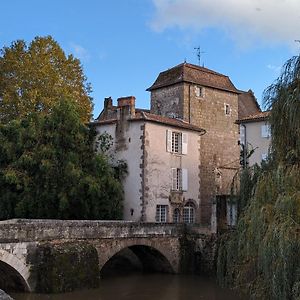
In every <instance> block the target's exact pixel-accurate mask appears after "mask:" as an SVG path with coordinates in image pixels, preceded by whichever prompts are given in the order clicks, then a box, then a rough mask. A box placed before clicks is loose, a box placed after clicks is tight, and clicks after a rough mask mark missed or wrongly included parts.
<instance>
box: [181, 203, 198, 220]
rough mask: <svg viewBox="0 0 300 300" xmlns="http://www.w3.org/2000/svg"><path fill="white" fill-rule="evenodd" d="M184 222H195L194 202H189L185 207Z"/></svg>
mask: <svg viewBox="0 0 300 300" xmlns="http://www.w3.org/2000/svg"><path fill="white" fill-rule="evenodd" d="M183 222H184V223H194V222H195V208H194V205H193V203H191V202H188V203H187V204H186V205H185V206H184V208H183Z"/></svg>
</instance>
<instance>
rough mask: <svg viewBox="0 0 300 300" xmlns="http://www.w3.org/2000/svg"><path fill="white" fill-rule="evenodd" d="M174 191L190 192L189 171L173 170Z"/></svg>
mask: <svg viewBox="0 0 300 300" xmlns="http://www.w3.org/2000/svg"><path fill="white" fill-rule="evenodd" d="M171 178H172V190H173V191H187V190H188V171H187V169H180V168H172V169H171Z"/></svg>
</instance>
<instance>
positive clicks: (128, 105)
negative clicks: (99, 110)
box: [118, 96, 135, 117]
mask: <svg viewBox="0 0 300 300" xmlns="http://www.w3.org/2000/svg"><path fill="white" fill-rule="evenodd" d="M118 109H120V111H121V114H122V115H124V114H127V113H128V114H129V115H130V117H134V116H135V97H134V96H129V97H121V98H118ZM126 112H127V113H126Z"/></svg>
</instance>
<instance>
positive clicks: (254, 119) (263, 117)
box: [236, 110, 271, 124]
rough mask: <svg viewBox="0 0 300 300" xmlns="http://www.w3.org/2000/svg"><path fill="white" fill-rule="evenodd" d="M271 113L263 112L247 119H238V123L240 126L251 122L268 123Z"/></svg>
mask: <svg viewBox="0 0 300 300" xmlns="http://www.w3.org/2000/svg"><path fill="white" fill-rule="evenodd" d="M270 113H271V112H270V111H269V110H267V111H261V112H259V113H255V114H252V115H249V116H246V117H243V118H241V119H238V120H237V121H236V123H238V124H240V123H250V122H257V121H266V120H268V118H269V116H270Z"/></svg>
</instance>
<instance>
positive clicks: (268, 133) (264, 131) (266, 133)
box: [261, 124, 271, 138]
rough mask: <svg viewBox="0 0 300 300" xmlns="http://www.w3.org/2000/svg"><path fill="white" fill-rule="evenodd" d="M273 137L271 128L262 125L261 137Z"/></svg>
mask: <svg viewBox="0 0 300 300" xmlns="http://www.w3.org/2000/svg"><path fill="white" fill-rule="evenodd" d="M270 136H271V128H270V125H268V124H263V125H261V137H262V138H269V137H270Z"/></svg>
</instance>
